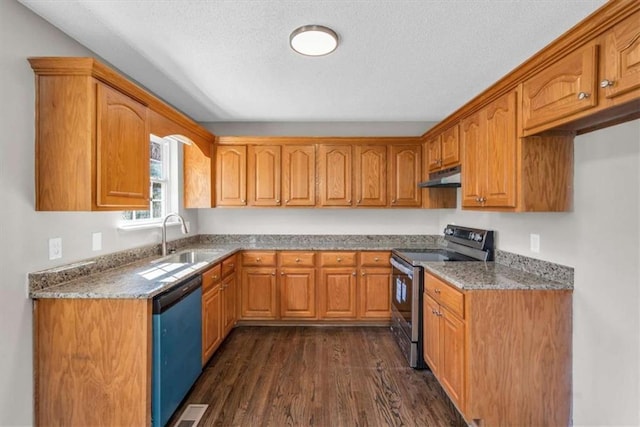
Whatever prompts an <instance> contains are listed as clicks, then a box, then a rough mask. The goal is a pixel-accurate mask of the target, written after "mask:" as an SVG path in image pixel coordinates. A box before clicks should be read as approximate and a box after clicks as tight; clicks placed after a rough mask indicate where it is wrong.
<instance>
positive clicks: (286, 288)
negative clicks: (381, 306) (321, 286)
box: [279, 268, 316, 319]
mask: <svg viewBox="0 0 640 427" xmlns="http://www.w3.org/2000/svg"><path fill="white" fill-rule="evenodd" d="M279 279H280V317H281V318H282V319H313V318H315V317H316V269H315V268H282V269H281V271H280V278H279Z"/></svg>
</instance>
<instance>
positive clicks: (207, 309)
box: [202, 283, 223, 365]
mask: <svg viewBox="0 0 640 427" xmlns="http://www.w3.org/2000/svg"><path fill="white" fill-rule="evenodd" d="M220 290H221V285H220V283H218V284H216V285H214V286H213V287H212V288H211V289H209V290H208V291H206V292H204V293H203V294H202V364H203V365H205V364H206V363H207V362H208V361H209V358H210V357H211V356H212V355H213V352H214V351H216V349H217V348H218V346H219V345H220V343H222V338H223V335H222V298H221V292H220Z"/></svg>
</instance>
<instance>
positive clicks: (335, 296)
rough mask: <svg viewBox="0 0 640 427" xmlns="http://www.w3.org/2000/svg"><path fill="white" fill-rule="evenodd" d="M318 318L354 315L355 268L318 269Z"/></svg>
mask: <svg viewBox="0 0 640 427" xmlns="http://www.w3.org/2000/svg"><path fill="white" fill-rule="evenodd" d="M320 284H321V285H320V318H321V319H328V318H331V319H354V318H355V317H356V268H355V267H346V268H323V269H321V270H320Z"/></svg>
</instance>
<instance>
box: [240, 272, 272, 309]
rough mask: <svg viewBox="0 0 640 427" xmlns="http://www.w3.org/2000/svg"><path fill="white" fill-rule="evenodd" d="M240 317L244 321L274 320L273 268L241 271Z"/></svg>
mask: <svg viewBox="0 0 640 427" xmlns="http://www.w3.org/2000/svg"><path fill="white" fill-rule="evenodd" d="M240 300H241V307H242V308H241V316H242V318H245V319H276V318H277V312H276V308H277V306H276V269H275V267H246V268H243V269H242V293H241V297H240Z"/></svg>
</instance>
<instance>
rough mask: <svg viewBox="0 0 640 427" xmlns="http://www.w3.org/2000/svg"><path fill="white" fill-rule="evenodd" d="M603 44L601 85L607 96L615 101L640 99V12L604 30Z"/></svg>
mask: <svg viewBox="0 0 640 427" xmlns="http://www.w3.org/2000/svg"><path fill="white" fill-rule="evenodd" d="M603 46H604V47H603V52H602V63H603V72H602V73H601V80H600V88H601V90H602V91H603V94H602V95H604V99H605V100H606V102H607V103H613V104H618V103H621V102H627V101H629V100H633V99H636V100H637V99H638V97H640V12H636V13H634V14H633V15H631V16H629V17H628V18H627V19H625V20H624V21H622V22H620V23H619V24H618V25H616V26H614V27H613V28H612V29H611V30H610V31H608V32H607V33H605V35H604V37H603ZM636 107H638V105H637V104H636Z"/></svg>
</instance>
